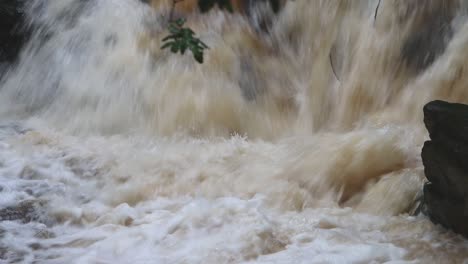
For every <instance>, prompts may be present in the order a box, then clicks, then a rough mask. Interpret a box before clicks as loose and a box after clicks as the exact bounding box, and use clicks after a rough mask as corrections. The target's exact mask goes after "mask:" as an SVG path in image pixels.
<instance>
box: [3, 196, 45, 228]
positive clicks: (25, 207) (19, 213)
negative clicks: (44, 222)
mask: <svg viewBox="0 0 468 264" xmlns="http://www.w3.org/2000/svg"><path fill="white" fill-rule="evenodd" d="M39 208H40V203H39V202H37V201H24V202H21V203H19V204H18V205H16V206H11V207H6V208H3V209H0V221H21V222H23V223H28V222H31V221H37V220H39V218H40V215H39V214H38V211H39V210H38V209H39Z"/></svg>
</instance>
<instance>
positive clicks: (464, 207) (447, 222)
mask: <svg viewBox="0 0 468 264" xmlns="http://www.w3.org/2000/svg"><path fill="white" fill-rule="evenodd" d="M424 123H425V125H426V127H427V130H428V131H429V135H430V138H431V141H427V142H426V143H425V144H424V147H423V149H422V160H423V164H424V172H425V174H426V177H427V179H428V180H429V183H427V184H426V186H424V211H425V213H426V214H427V215H428V216H429V217H430V218H431V220H432V221H433V222H435V223H438V224H441V225H443V226H445V227H447V228H450V229H452V230H453V231H455V232H457V233H460V234H462V235H464V236H466V237H468V162H466V159H467V157H468V105H463V104H452V103H447V102H443V101H433V102H430V103H428V104H427V105H426V106H425V107H424Z"/></svg>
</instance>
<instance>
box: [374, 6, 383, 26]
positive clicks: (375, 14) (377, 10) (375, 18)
mask: <svg viewBox="0 0 468 264" xmlns="http://www.w3.org/2000/svg"><path fill="white" fill-rule="evenodd" d="M380 1H381V0H379V3H378V4H377V7H376V8H375V13H374V26H375V21H376V20H377V13H378V12H379V7H380Z"/></svg>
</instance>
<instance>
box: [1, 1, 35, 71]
mask: <svg viewBox="0 0 468 264" xmlns="http://www.w3.org/2000/svg"><path fill="white" fill-rule="evenodd" d="M23 3H24V0H2V1H0V65H1V66H0V68H1V69H0V74H1V71H4V69H5V68H6V67H7V65H8V64H9V63H11V62H14V61H15V60H16V59H17V57H18V54H19V51H20V49H21V47H22V46H23V44H24V43H25V41H26V40H27V38H28V34H27V32H26V30H25V27H24V20H25V16H24V9H23Z"/></svg>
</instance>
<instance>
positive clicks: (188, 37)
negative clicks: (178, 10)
mask: <svg viewBox="0 0 468 264" xmlns="http://www.w3.org/2000/svg"><path fill="white" fill-rule="evenodd" d="M183 1H184V0H173V1H172V7H171V11H170V14H169V21H168V23H169V26H168V29H169V33H170V34H169V35H168V36H166V37H165V38H163V39H162V42H164V44H163V45H162V47H161V49H170V51H171V52H172V53H179V52H180V54H182V55H183V54H185V52H186V51H187V50H190V51H191V52H192V54H193V58H194V59H195V60H196V61H197V62H198V63H200V64H201V63H203V55H204V51H205V49H208V48H209V47H208V46H207V45H206V44H205V43H203V41H201V40H200V39H199V38H197V37H196V36H195V32H193V30H192V29H191V28H189V27H184V25H185V22H186V20H185V19H184V18H180V19H177V20H174V10H175V6H176V4H177V3H179V2H183ZM215 4H218V7H219V8H220V9H226V10H228V11H229V12H232V11H233V9H232V6H231V3H230V2H229V0H199V2H198V7H199V9H200V11H202V12H206V11H208V10H210V9H211V8H213V6H214V5H215Z"/></svg>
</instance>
